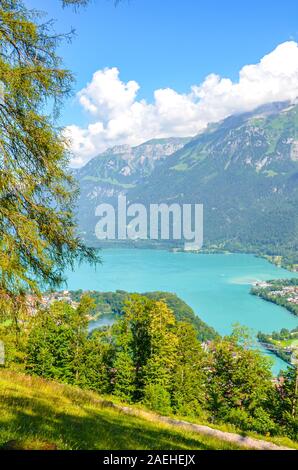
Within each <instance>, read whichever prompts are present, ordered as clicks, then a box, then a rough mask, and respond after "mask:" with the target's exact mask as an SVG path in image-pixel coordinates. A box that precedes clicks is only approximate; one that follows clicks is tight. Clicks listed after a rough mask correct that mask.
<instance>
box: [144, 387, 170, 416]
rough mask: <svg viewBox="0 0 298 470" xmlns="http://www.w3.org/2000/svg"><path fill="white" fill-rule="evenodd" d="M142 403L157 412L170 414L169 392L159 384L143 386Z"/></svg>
mask: <svg viewBox="0 0 298 470" xmlns="http://www.w3.org/2000/svg"><path fill="white" fill-rule="evenodd" d="M143 403H144V405H146V406H148V408H150V409H151V410H154V411H157V412H158V413H162V414H170V413H171V411H172V408H171V397H170V394H169V392H168V391H167V390H166V389H165V388H164V387H162V385H159V384H148V385H146V386H145V389H144V398H143Z"/></svg>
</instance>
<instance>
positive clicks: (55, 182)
mask: <svg viewBox="0 0 298 470" xmlns="http://www.w3.org/2000/svg"><path fill="white" fill-rule="evenodd" d="M64 38H65V37H61V36H57V35H56V34H55V33H54V32H53V28H52V23H51V22H46V23H42V22H41V17H40V16H39V14H38V13H36V12H34V11H29V10H28V9H26V7H25V6H24V3H23V1H22V0H1V1H0V83H1V85H2V91H1V98H0V297H1V298H2V299H5V300H6V301H8V299H9V298H14V299H15V298H16V297H17V296H19V295H20V294H21V293H22V292H23V291H25V290H26V289H31V290H35V291H37V290H38V287H39V286H40V285H42V284H47V285H52V286H53V285H57V284H59V283H60V282H61V279H62V272H63V270H64V268H65V267H66V266H67V265H69V264H72V263H73V262H74V260H75V259H77V258H79V259H82V258H85V257H87V258H88V259H89V260H93V261H94V260H96V256H95V254H94V252H93V251H92V250H90V249H87V248H86V247H85V246H84V245H83V243H82V242H81V240H80V238H79V237H78V235H77V233H76V224H75V221H74V217H73V207H74V201H75V197H76V188H75V186H74V183H73V180H72V178H71V177H70V176H69V174H67V172H66V170H65V169H66V167H67V162H68V152H67V142H66V141H65V139H64V138H63V136H62V133H61V129H59V128H58V127H57V125H56V118H57V113H58V111H59V109H60V106H61V104H62V101H63V99H64V98H65V97H66V96H68V95H69V93H70V91H71V85H72V80H73V78H72V75H71V73H70V72H69V71H68V70H66V69H65V68H63V65H62V62H61V59H60V58H59V57H58V55H57V52H56V49H57V45H58V44H59V42H60V41H61V40H62V39H64ZM19 298H20V297H19Z"/></svg>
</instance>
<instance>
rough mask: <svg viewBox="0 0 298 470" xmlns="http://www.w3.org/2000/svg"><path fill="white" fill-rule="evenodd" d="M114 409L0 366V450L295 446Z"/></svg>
mask: <svg viewBox="0 0 298 470" xmlns="http://www.w3.org/2000/svg"><path fill="white" fill-rule="evenodd" d="M120 408H121V406H120V405H119V404H117V402H116V403H115V402H112V401H111V400H110V397H103V396H99V395H97V394H96V393H94V392H90V391H83V390H81V389H79V388H77V387H73V386H70V385H64V384H59V383H57V382H52V381H47V380H44V379H41V378H37V377H32V376H28V375H24V374H21V373H18V372H15V371H12V370H5V369H2V370H0V423H1V424H0V450H3V449H10V450H28V449H30V450H31V449H32V450H60V449H61V450H64V449H65V450H79V449H80V450H100V449H101V450H126V449H135V450H137V449H144V450H170V449H173V450H179V449H185V450H187V449H197V450H228V449H230V450H237V449H243V447H248V448H258V449H274V448H275V449H276V448H277V446H287V448H289V447H291V448H297V444H296V443H293V441H291V440H290V439H288V438H275V439H271V440H270V441H269V440H268V439H267V440H266V441H264V440H260V439H262V437H260V436H257V435H255V436H253V437H249V436H247V437H244V435H243V434H241V435H239V434H231V433H229V432H225V430H224V431H219V430H216V429H211V428H210V427H206V426H200V425H199V426H197V425H192V424H191V423H186V422H185V421H182V422H181V421H177V420H173V419H171V418H164V417H161V416H159V415H156V414H154V413H152V412H148V411H146V410H144V409H142V408H140V407H133V406H131V405H130V406H129V408H126V407H123V406H122V408H123V410H121V409H120ZM191 427H193V428H197V429H195V431H192V430H191ZM187 428H188V429H187ZM199 428H200V429H199ZM211 433H212V434H215V435H216V434H217V436H213V435H210V434H211ZM220 437H222V438H220ZM256 438H257V439H256ZM229 440H231V442H228V441H229ZM233 441H234V442H233ZM236 441H237V442H239V445H237V444H236V443H235V442H236ZM273 442H275V444H273Z"/></svg>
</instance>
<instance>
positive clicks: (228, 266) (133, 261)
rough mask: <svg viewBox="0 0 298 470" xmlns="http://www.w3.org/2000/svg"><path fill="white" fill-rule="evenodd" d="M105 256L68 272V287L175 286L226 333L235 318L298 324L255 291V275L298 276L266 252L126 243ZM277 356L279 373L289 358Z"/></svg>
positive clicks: (264, 327)
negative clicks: (203, 250) (258, 254)
mask: <svg viewBox="0 0 298 470" xmlns="http://www.w3.org/2000/svg"><path fill="white" fill-rule="evenodd" d="M101 257H102V261H103V264H102V265H100V266H98V267H97V268H96V270H95V269H94V268H93V267H91V266H89V265H88V264H82V265H80V266H79V267H78V268H77V269H75V270H74V271H69V272H67V273H66V276H67V286H68V288H69V289H71V290H76V289H83V290H89V289H90V290H99V291H115V290H117V289H122V290H126V291H129V292H146V291H154V290H161V291H167V292H174V293H176V294H177V295H178V296H179V297H181V298H182V299H183V300H184V301H185V302H187V303H188V304H189V305H190V306H191V307H192V308H193V309H194V311H195V313H196V314H197V315H199V316H200V317H201V318H202V319H203V320H204V321H205V322H206V323H208V324H209V325H211V326H213V327H214V328H215V329H216V330H217V331H218V332H219V333H221V334H226V333H229V332H230V331H231V329H232V325H233V324H235V323H240V324H242V325H246V326H248V327H250V328H252V329H253V330H254V332H258V331H259V330H260V331H263V332H268V333H269V332H272V331H273V330H280V329H281V328H288V329H292V328H294V327H296V326H297V324H298V318H297V317H295V316H294V315H292V314H291V313H289V312H288V311H287V310H286V309H284V308H282V307H279V306H277V305H274V304H272V303H270V302H266V301H264V300H262V299H260V298H258V297H256V296H253V295H250V294H249V291H250V287H251V284H252V282H254V281H257V280H268V279H278V278H290V277H294V276H295V277H297V274H294V273H291V272H289V271H286V270H284V269H282V268H278V267H276V266H274V265H272V264H270V263H269V262H267V261H266V260H264V259H262V258H257V257H255V256H253V255H245V254H229V255H223V254H194V253H172V252H168V251H163V250H141V249H124V248H121V249H116V248H115V249H108V250H104V251H102V252H101ZM273 358H274V361H275V364H274V369H273V370H274V372H275V373H277V372H278V371H279V370H280V368H282V367H283V368H284V367H285V363H284V362H283V361H281V360H280V359H278V358H275V356H273Z"/></svg>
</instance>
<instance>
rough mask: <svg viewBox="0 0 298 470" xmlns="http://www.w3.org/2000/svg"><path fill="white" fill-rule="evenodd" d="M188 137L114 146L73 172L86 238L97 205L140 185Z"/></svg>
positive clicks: (91, 227) (88, 234)
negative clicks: (76, 183) (78, 189)
mask: <svg viewBox="0 0 298 470" xmlns="http://www.w3.org/2000/svg"><path fill="white" fill-rule="evenodd" d="M189 140H190V138H179V137H178V138H175V137H172V138H168V139H154V140H150V141H148V142H145V143H144V144H141V145H138V146H137V147H130V146H128V145H122V146H116V147H113V148H110V149H108V150H106V151H105V152H104V153H101V154H100V155H98V156H97V157H95V158H93V159H92V160H90V161H89V162H88V163H87V164H86V165H85V166H84V167H82V168H80V169H78V170H76V171H74V176H75V178H76V179H77V181H78V183H79V188H80V196H79V201H78V220H79V225H80V229H81V232H82V233H83V234H84V235H85V236H86V237H87V239H91V240H92V241H94V240H93V238H94V235H93V231H94V226H95V217H94V211H95V208H96V207H97V206H98V204H101V203H111V204H113V203H115V201H116V200H117V197H118V195H120V194H122V195H124V194H127V193H128V192H129V190H131V189H133V188H135V187H137V186H140V187H141V185H142V182H143V181H144V180H145V179H146V177H148V176H149V175H150V174H151V173H152V171H153V170H154V169H155V168H157V167H160V166H161V164H162V163H163V161H164V160H165V159H167V158H168V157H170V156H171V155H172V154H174V153H175V152H176V151H177V150H179V149H180V148H182V147H183V145H185V144H186V143H187V142H188V141H189Z"/></svg>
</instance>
